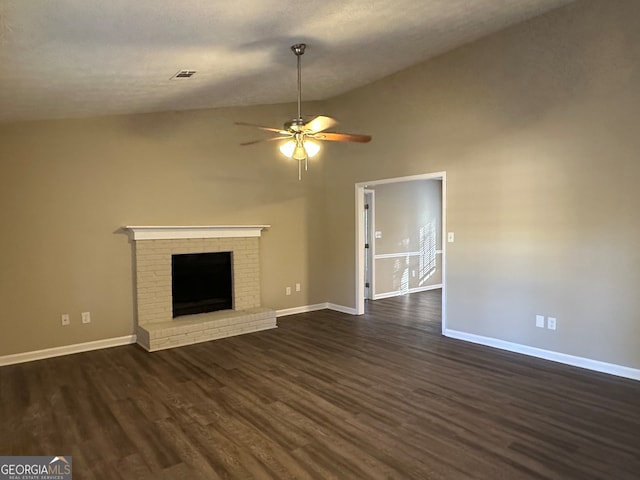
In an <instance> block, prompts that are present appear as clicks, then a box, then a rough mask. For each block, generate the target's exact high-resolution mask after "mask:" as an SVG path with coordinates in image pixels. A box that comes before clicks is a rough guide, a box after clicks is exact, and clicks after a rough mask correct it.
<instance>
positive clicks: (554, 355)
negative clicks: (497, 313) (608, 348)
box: [443, 329, 640, 380]
mask: <svg viewBox="0 0 640 480" xmlns="http://www.w3.org/2000/svg"><path fill="white" fill-rule="evenodd" d="M443 335H444V336H446V337H449V338H456V339H458V340H464V341H466V342H471V343H477V344H480V345H485V346H487V347H493V348H499V349H500V350H507V351H509V352H515V353H521V354H523V355H529V356H531V357H537V358H543V359H545V360H551V361H552V362H558V363H564V364H566V365H572V366H574V367H580V368H585V369H587V370H593V371H596V372H602V373H608V374H609V375H616V376H618V377H624V378H630V379H632V380H640V369H637V368H631V367H625V366H623V365H616V364H614V363H606V362H601V361H599V360H592V359H590V358H584V357H576V356H575V355H568V354H566V353H559V352H552V351H550V350H543V349H542V348H536V347H529V346H527V345H521V344H518V343H512V342H507V341H505V340H500V339H497V338H491V337H483V336H481V335H475V334H473V333H466V332H460V331H458V330H450V329H447V330H446V331H444V332H443Z"/></svg>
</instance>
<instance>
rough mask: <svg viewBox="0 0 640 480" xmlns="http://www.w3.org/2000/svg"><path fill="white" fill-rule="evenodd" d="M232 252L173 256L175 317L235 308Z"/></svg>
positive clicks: (172, 274)
mask: <svg viewBox="0 0 640 480" xmlns="http://www.w3.org/2000/svg"><path fill="white" fill-rule="evenodd" d="M231 258H232V255H231V252H215V253H185V254H180V255H171V292H172V294H173V318H176V317H180V316H182V315H193V314H196V313H207V312H215V311H217V310H228V309H231V308H233V293H232V292H233V274H232V267H231Z"/></svg>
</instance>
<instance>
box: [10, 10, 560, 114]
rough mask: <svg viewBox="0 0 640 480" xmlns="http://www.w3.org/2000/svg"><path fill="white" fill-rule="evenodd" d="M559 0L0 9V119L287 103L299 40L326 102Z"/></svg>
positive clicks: (307, 70) (314, 87) (317, 92)
mask: <svg viewBox="0 0 640 480" xmlns="http://www.w3.org/2000/svg"><path fill="white" fill-rule="evenodd" d="M570 1H571V0H393V1H388V0H324V1H320V0H296V1H289V2H287V1H282V0H279V1H275V0H234V1H215V0H182V1H176V0H135V1H134V0H109V1H104V0H55V1H51V0H0V121H3V122H6V121H18V120H32V119H45V118H72V117H88V116H99V115H111V114H126V113H141V112H153V111H163V110H186V109H198V108H210V107H221V106H233V105H251V104H270V103H280V102H289V101H294V100H295V98H296V73H295V72H296V60H295V56H294V55H293V53H292V52H291V51H290V49H289V47H290V46H291V45H293V44H294V43H299V42H305V43H307V44H308V48H307V51H306V53H305V55H304V56H303V57H302V65H303V67H302V68H303V70H302V72H303V99H305V100H321V99H326V98H330V97H332V96H335V95H338V94H341V93H344V92H347V91H349V90H351V89H353V88H356V87H358V86H361V85H365V84H367V83H370V82H372V81H374V80H377V79H379V78H382V77H384V76H386V75H389V74H391V73H393V72H396V71H398V70H401V69H403V68H406V67H408V66H411V65H414V64H417V63H420V62H422V61H424V60H426V59H428V58H430V57H433V56H435V55H438V54H440V53H443V52H445V51H447V50H450V49H452V48H455V47H457V46H460V45H462V44H464V43H467V42H470V41H473V40H474V39H477V38H479V37H482V36H485V35H487V34H490V33H492V32H495V31H497V30H500V29H503V28H505V27H507V26H509V25H512V24H515V23H518V22H521V21H523V20H525V19H527V18H530V17H533V16H536V15H539V14H542V13H544V12H546V11H548V10H550V9H553V8H556V7H559V6H562V5H564V4H567V3H570ZM183 69H187V70H195V71H196V72H197V73H196V74H195V75H194V76H193V77H191V78H189V79H172V77H173V76H174V75H175V74H176V73H177V72H178V71H179V70H183Z"/></svg>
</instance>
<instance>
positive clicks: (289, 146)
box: [279, 140, 320, 160]
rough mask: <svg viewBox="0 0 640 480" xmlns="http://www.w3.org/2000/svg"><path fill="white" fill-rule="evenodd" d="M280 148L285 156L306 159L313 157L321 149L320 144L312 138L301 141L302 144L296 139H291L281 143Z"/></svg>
mask: <svg viewBox="0 0 640 480" xmlns="http://www.w3.org/2000/svg"><path fill="white" fill-rule="evenodd" d="M279 148H280V152H281V153H282V154H283V155H284V156H285V157H288V158H293V159H295V160H304V159H305V158H307V157H309V158H312V157H314V156H316V155H317V154H318V152H319V151H320V145H318V144H317V143H316V142H313V141H311V140H304V141H302V142H300V145H298V144H297V143H296V141H295V140H289V141H288V142H285V143H283V144H282V145H280V147H279Z"/></svg>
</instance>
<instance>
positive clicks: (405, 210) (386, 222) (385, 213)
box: [368, 180, 442, 295]
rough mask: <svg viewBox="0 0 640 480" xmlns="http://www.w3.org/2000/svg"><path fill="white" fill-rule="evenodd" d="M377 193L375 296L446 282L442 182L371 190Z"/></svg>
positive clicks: (397, 184)
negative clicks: (443, 249)
mask: <svg viewBox="0 0 640 480" xmlns="http://www.w3.org/2000/svg"><path fill="white" fill-rule="evenodd" d="M368 188H369V189H371V190H374V191H375V194H374V198H375V202H374V203H375V208H374V209H373V211H374V217H375V230H376V232H380V234H381V238H377V239H376V238H374V239H373V240H372V243H373V244H374V249H375V255H376V256H378V255H397V254H403V253H414V254H415V253H419V255H412V256H404V257H403V256H394V257H386V258H377V259H375V278H374V283H373V285H374V293H375V294H376V295H388V294H390V293H394V292H404V293H406V292H407V291H408V290H415V289H424V288H427V287H429V286H433V285H438V284H441V283H442V261H441V259H442V257H441V255H440V254H438V253H437V251H438V250H441V249H442V242H441V237H442V181H441V180H411V181H403V182H394V183H385V184H381V185H373V186H370V187H368Z"/></svg>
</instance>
